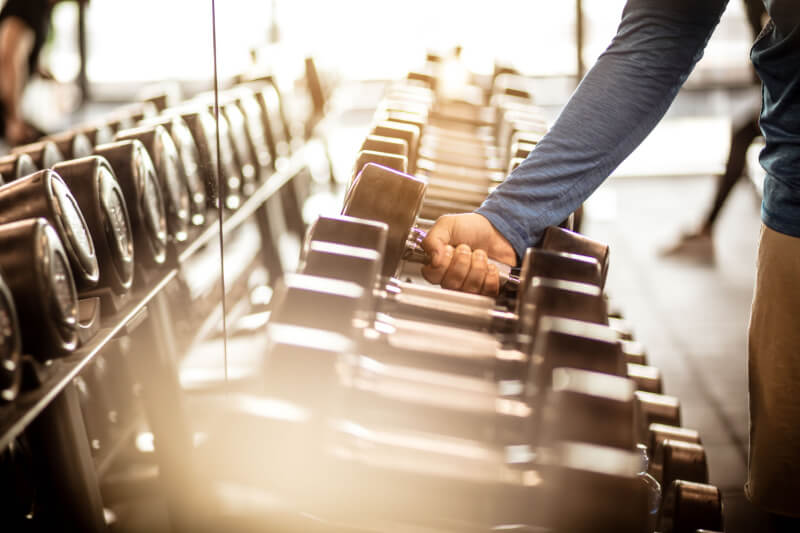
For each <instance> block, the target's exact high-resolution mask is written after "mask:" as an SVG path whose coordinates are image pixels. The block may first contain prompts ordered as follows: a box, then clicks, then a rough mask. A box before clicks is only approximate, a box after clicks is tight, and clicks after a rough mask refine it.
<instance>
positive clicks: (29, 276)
mask: <svg viewBox="0 0 800 533" xmlns="http://www.w3.org/2000/svg"><path fill="white" fill-rule="evenodd" d="M42 172H52V171H49V170H46V171H42ZM0 269H2V271H3V276H4V279H5V281H6V283H7V285H8V288H9V290H10V291H11V295H12V296H13V299H14V303H15V305H16V310H17V315H18V317H19V326H20V330H21V332H22V350H23V353H26V354H30V355H32V356H33V357H35V358H36V359H37V360H39V361H42V362H43V361H47V360H49V359H54V358H57V357H62V356H64V355H66V354H68V353H70V352H71V351H73V350H74V349H75V347H76V345H77V343H78V296H77V291H76V290H75V283H74V282H73V274H72V271H71V269H70V261H69V259H68V254H67V251H66V250H65V249H64V247H63V246H62V243H61V239H59V238H58V234H57V233H56V231H55V230H54V229H53V226H51V225H50V224H49V223H48V222H47V220H45V219H44V218H29V219H24V220H21V221H15V222H10V223H3V224H0Z"/></svg>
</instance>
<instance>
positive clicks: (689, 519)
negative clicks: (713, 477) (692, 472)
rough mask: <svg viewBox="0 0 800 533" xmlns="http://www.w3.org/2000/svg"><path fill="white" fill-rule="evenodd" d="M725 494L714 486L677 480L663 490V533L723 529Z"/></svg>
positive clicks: (660, 527) (661, 515)
mask: <svg viewBox="0 0 800 533" xmlns="http://www.w3.org/2000/svg"><path fill="white" fill-rule="evenodd" d="M723 526H724V520H723V514H722V493H721V492H720V490H719V489H718V488H717V487H715V486H713V485H706V484H703V483H693V482H690V481H682V480H676V481H673V482H672V484H671V485H669V486H668V487H666V488H665V489H664V503H663V505H662V508H661V513H660V516H659V531H661V532H663V533H695V532H696V531H698V530H718V531H723Z"/></svg>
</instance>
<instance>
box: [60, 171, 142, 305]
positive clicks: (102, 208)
mask: <svg viewBox="0 0 800 533" xmlns="http://www.w3.org/2000/svg"><path fill="white" fill-rule="evenodd" d="M53 171H54V172H56V173H57V174H58V175H59V176H61V179H62V180H64V182H65V183H66V184H67V186H68V187H69V189H70V191H71V192H72V194H73V196H74V197H75V200H76V201H77V203H78V207H79V208H80V210H81V213H83V215H84V218H85V220H86V225H87V229H88V230H89V234H90V235H91V237H92V242H93V243H94V245H95V251H96V255H97V263H98V266H99V269H100V270H99V272H100V273H99V278H98V283H97V288H108V289H111V290H112V291H113V292H114V293H116V294H124V293H126V292H128V290H129V289H130V288H131V284H132V283H133V266H134V251H133V233H132V231H131V222H130V218H129V216H128V208H127V205H126V203H125V197H124V195H123V192H122V189H121V188H120V185H119V183H117V178H116V176H115V174H114V171H113V169H112V168H111V165H110V164H109V163H108V161H107V160H106V159H105V158H103V157H101V156H89V157H84V158H81V159H73V160H71V161H64V162H62V163H58V164H57V165H55V166H54V167H53Z"/></svg>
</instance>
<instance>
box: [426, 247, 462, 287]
mask: <svg viewBox="0 0 800 533" xmlns="http://www.w3.org/2000/svg"><path fill="white" fill-rule="evenodd" d="M454 253H455V249H454V248H453V247H452V246H450V245H449V244H447V245H445V246H443V247H442V249H441V252H439V254H438V257H437V259H436V261H434V260H433V258H432V259H431V263H430V264H428V265H425V266H424V267H422V277H424V278H425V279H426V280H428V281H429V282H431V283H434V284H437V285H438V284H441V283H442V279H444V276H445V274H446V273H447V269H448V268H450V263H451V262H452V260H453V254H454Z"/></svg>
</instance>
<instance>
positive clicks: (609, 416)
mask: <svg viewBox="0 0 800 533" xmlns="http://www.w3.org/2000/svg"><path fill="white" fill-rule="evenodd" d="M451 104H452V103H451ZM441 107H442V106H440V105H439V104H438V102H437V103H436V105H434V107H433V109H441ZM453 107H458V108H459V110H460V113H461V114H460V116H461V117H472V119H471V120H474V117H477V116H481V111H480V110H474V112H472V113H471V114H470V113H469V112H465V111H464V109H469V108H466V107H465V106H464V105H463V103H461V102H459V103H458V104H454V105H450V109H451V110H452V108H453ZM456 122H457V125H458V126H457V127H458V128H462V124H461V123H462V122H465V120H459V121H456ZM427 128H428V126H427V125H426V129H427ZM396 129H397V130H403V131H405V130H407V129H408V128H404V127H397V128H396ZM462 129H463V128H462ZM382 131H387V130H382ZM373 133H374V130H373ZM368 140H369V139H368ZM404 140H406V139H404ZM495 144H497V143H495ZM407 145H408V142H407V140H406V146H407ZM361 156H363V153H362V154H361V155H360V157H361ZM356 168H357V169H358V168H360V172H359V173H358V175H357V177H356V179H355V180H354V181H353V184H352V186H351V188H350V190H349V191H348V192H347V195H346V200H345V206H344V209H343V215H342V216H337V217H322V218H320V219H319V220H318V221H317V222H316V223H315V224H314V225H313V227H312V228H311V230H310V231H309V234H308V236H307V239H306V242H305V246H304V252H303V258H302V261H301V268H300V274H297V275H291V276H287V277H286V278H285V280H284V282H283V284H282V286H281V287H279V289H278V290H277V293H276V299H275V306H274V310H273V313H272V317H271V319H270V326H269V335H270V340H271V344H272V348H271V351H270V353H269V355H268V364H267V372H266V379H267V383H268V385H267V391H268V393H269V394H271V395H274V396H277V397H279V398H281V399H283V400H288V401H291V402H292V403H294V404H298V405H301V406H303V407H304V408H306V409H309V410H310V411H311V412H312V413H313V414H312V416H311V419H312V420H317V421H320V420H325V421H326V424H327V425H325V428H326V429H324V430H323V429H319V428H317V429H315V430H308V431H310V432H312V433H311V434H314V435H315V436H316V437H317V438H318V440H319V441H320V442H319V443H317V444H318V446H319V447H318V448H317V449H315V450H314V451H315V453H316V454H318V456H319V457H324V458H326V459H325V461H326V463H325V465H326V468H329V469H336V471H337V472H344V471H346V472H347V475H348V476H349V477H350V478H354V479H360V480H363V481H364V482H365V483H369V484H368V485H365V486H364V487H361V488H360V489H359V488H358V487H356V486H348V490H349V491H351V494H350V495H351V496H352V497H353V501H349V502H348V501H344V502H343V501H341V500H337V504H338V510H337V512H341V510H342V508H347V505H353V506H360V507H361V508H362V510H363V509H371V510H378V509H380V511H375V512H379V514H380V513H386V516H387V517H388V518H389V519H394V520H411V521H412V522H413V521H415V520H420V521H423V522H424V521H426V520H435V521H438V522H439V523H450V524H451V525H454V524H456V523H458V524H460V525H457V526H455V525H454V527H453V529H461V528H467V527H468V525H471V526H498V525H503V524H505V525H508V524H526V525H530V526H545V527H549V528H553V529H555V530H568V531H606V530H608V531H611V530H613V531H653V530H654V528H655V527H656V525H658V527H659V528H660V529H661V530H662V531H695V530H696V529H699V528H711V529H721V521H722V517H721V502H720V495H719V491H718V490H717V489H716V488H715V487H712V486H710V485H707V484H706V483H707V481H708V472H707V466H706V459H705V453H704V451H703V448H702V446H701V445H700V438H699V435H698V434H697V432H696V431H692V430H688V429H684V428H681V427H680V408H679V403H678V400H677V399H676V398H672V397H669V396H664V395H661V394H660V392H661V383H660V379H659V374H658V372H657V370H656V369H653V368H651V367H647V366H644V365H642V363H645V362H646V361H645V358H644V354H643V353H642V352H641V351H640V350H632V349H631V348H633V347H634V346H635V345H634V344H632V343H630V342H625V341H624V340H623V338H625V337H627V336H628V334H626V333H624V332H620V331H619V329H618V328H617V329H615V328H614V327H611V326H610V325H609V324H610V322H613V320H610V318H609V316H608V312H607V301H606V298H605V296H604V294H603V284H604V281H605V273H606V270H607V265H608V249H607V247H606V246H604V245H602V244H601V243H597V242H594V241H592V240H590V239H587V238H586V237H584V236H580V235H578V234H575V233H572V232H570V231H568V230H564V229H561V228H549V229H548V230H547V232H546V235H545V238H544V240H543V242H542V243H541V245H540V246H539V247H537V248H532V249H530V250H529V251H528V252H527V253H526V256H525V259H524V262H523V265H522V268H521V271H520V272H519V274H518V275H517V276H514V275H510V276H509V280H508V281H507V282H506V283H507V285H514V286H515V290H514V291H513V293H512V294H513V295H514V297H511V298H506V299H505V300H503V301H504V302H505V303H506V304H508V305H501V303H500V301H499V300H498V301H495V300H493V299H490V298H485V297H481V296H475V295H465V294H460V293H454V292H452V291H446V290H444V289H439V288H432V287H429V286H425V285H421V284H419V283H408V282H404V281H400V280H399V279H398V278H397V277H396V276H398V275H400V274H401V273H403V272H404V271H405V270H406V268H405V262H406V261H405V260H406V259H413V260H422V261H424V256H423V255H422V254H421V253H420V250H419V246H418V236H419V232H415V231H414V230H415V225H418V223H419V220H418V215H419V214H420V211H421V210H422V209H424V207H423V206H424V205H425V200H426V199H427V196H426V189H427V187H428V183H427V182H428V180H427V179H426V177H424V176H421V175H420V172H417V174H416V175H409V174H405V173H403V172H402V169H399V170H397V169H393V168H389V166H381V165H378V164H375V163H374V162H368V163H367V164H365V165H364V166H363V167H361V165H359V164H358V163H357V164H356ZM354 217H360V218H354ZM306 423H307V424H310V422H308V421H306ZM284 425H285V421H284ZM312 425H313V424H312ZM331 428H335V429H331ZM283 431H286V430H285V428H284V430H283ZM313 431H320V433H319V434H316V433H313ZM290 433H291V432H290ZM301 434H302V433H301ZM287 440H288V441H289V443H287V442H281V444H282V445H287V446H289V448H291V447H294V446H299V443H298V442H296V441H293V440H291V439H287ZM304 446H305V448H303V449H304V450H305V451H306V452H309V448H310V446H309V445H308V444H305V445H304ZM276 451H277V450H276ZM282 451H283V452H286V451H287V450H285V449H284V450H282ZM288 455H291V454H288ZM281 457H282V458H283V457H285V455H281ZM331 457H336V459H331ZM303 459H304V460H306V461H308V460H309V455H308V454H305V455H304V457H303ZM295 466H297V465H295ZM326 472H327V470H326ZM318 481H320V482H322V483H323V487H327V488H328V489H330V488H331V487H330V485H325V484H324V482H323V480H318ZM659 482H660V483H659ZM662 485H663V486H664V498H663V503H662V498H661V488H660V486H662ZM388 487H391V488H388ZM400 487H402V489H401V488H400ZM322 492H323V493H324V492H325V490H324V488H323V489H322ZM352 492H355V493H356V494H357V495H356V494H352ZM387 492H391V494H392V496H393V497H394V498H397V500H398V501H400V502H402V503H400V504H397V505H389V504H387V502H385V501H384V500H385V495H386V493H387ZM303 497H305V498H308V497H310V496H309V495H308V494H304V495H303ZM323 500H324V498H322V496H321V495H320V499H319V500H318V501H315V503H316V504H318V505H323V506H324V501H323ZM377 500H380V501H377ZM365 502H369V504H368V505H367V504H365ZM411 502H413V503H411ZM487 509H491V511H487ZM331 510H332V511H333V509H331ZM412 510H413V511H412ZM409 513H412V514H410V515H409ZM409 516H410V517H411V518H409ZM401 517H404V518H401Z"/></svg>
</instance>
